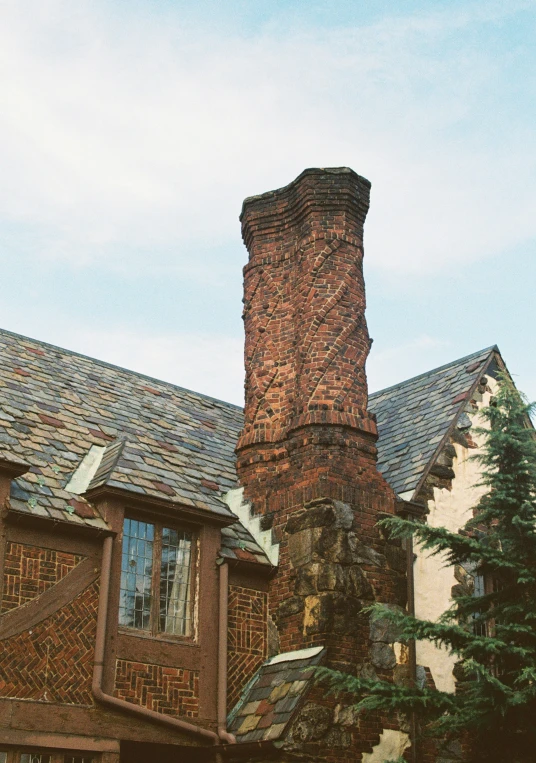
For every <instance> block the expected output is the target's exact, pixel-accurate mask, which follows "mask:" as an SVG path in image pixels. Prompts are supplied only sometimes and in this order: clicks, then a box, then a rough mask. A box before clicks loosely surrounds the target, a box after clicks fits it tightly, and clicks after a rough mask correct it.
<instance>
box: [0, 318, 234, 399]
mask: <svg viewBox="0 0 536 763" xmlns="http://www.w3.org/2000/svg"><path fill="white" fill-rule="evenodd" d="M2 334H4V335H7V336H11V337H14V338H15V339H24V340H25V341H26V342H32V343H33V344H37V345H39V346H41V347H50V349H51V350H59V351H60V352H64V353H66V354H67V355H72V356H74V357H77V358H84V360H90V361H91V362H92V363H96V364H97V365H100V366H105V367H106V368H113V369H115V370H116V371H122V372H123V373H127V374H131V375H132V376H137V377H138V378H140V379H147V381H153V382H157V383H158V384H164V385H165V386H166V387H171V388H172V389H176V390H180V391H181V392H188V393H190V394H191V395H195V396H196V397H202V398H203V399H204V400H210V401H212V402H214V403H220V404H221V405H224V406H229V407H230V408H237V409H238V410H239V411H243V410H244V407H243V406H241V405H237V404H236V403H229V402H227V401H226V400H220V399H219V398H217V397H212V396H211V395H205V394H204V393H203V392H196V391H195V390H193V389H188V388H187V387H181V386H180V385H179V384H173V382H168V381H165V380H163V379H157V378H156V376H149V375H148V374H144V373H141V371H133V370H132V369H131V368H125V367H124V366H118V365H116V364H115V363H109V362H108V361H107V360H100V359H99V358H93V357H91V355H85V354H84V353H83V352H77V351H76V350H68V349H67V348H65V347H60V346H59V345H57V344H51V343H50V342H44V341H42V340H41V339H33V338H32V337H29V336H25V335H24V334H17V333H16V332H15V331H9V330H8V329H3V328H0V336H1V335H2Z"/></svg>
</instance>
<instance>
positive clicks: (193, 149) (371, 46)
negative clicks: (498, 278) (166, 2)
mask: <svg viewBox="0 0 536 763" xmlns="http://www.w3.org/2000/svg"><path fill="white" fill-rule="evenodd" d="M532 5H533V4H532V3H528V4H527V3H518V4H511V5H510V6H509V7H508V8H507V9H505V8H500V7H499V6H498V5H496V4H495V3H476V4H474V5H472V6H471V5H469V6H468V7H467V8H466V9H463V10H452V11H451V12H449V11H448V10H442V11H441V12H430V13H428V14H421V15H420V16H419V17H412V16H406V17H404V16H403V15H402V14H398V15H397V16H396V17H391V18H386V19H383V20H382V21H380V22H377V23H374V24H368V25H366V24H356V25H354V26H352V27H348V28H345V29H335V28H326V29H314V28H307V27H306V26H305V27H304V28H303V29H302V28H300V27H299V26H298V24H294V26H291V27H290V28H288V29H285V30H282V29H281V28H280V27H277V26H276V27H275V28H274V27H273V26H272V27H271V26H269V25H268V26H267V27H266V28H265V29H263V30H261V31H260V32H256V33H255V34H248V35H246V34H244V33H241V32H240V31H236V32H234V33H232V32H231V31H229V29H226V32H225V34H218V33H217V32H216V31H215V30H214V29H213V28H212V27H211V25H210V24H203V19H202V18H201V16H202V14H200V19H199V20H198V22H197V26H196V25H195V23H194V22H192V21H191V19H190V21H189V22H188V24H185V23H183V22H182V21H181V15H180V13H179V12H177V13H175V14H174V13H172V12H170V13H168V14H167V15H166V17H165V23H163V20H162V16H157V15H156V14H155V15H154V17H153V16H151V15H148V14H144V13H135V12H132V13H128V11H126V10H125V9H123V10H122V12H121V13H120V12H119V11H118V10H117V8H116V10H115V12H114V13H112V12H111V11H110V6H109V5H108V4H105V3H89V2H80V3H76V4H73V3H70V2H61V1H60V0H54V1H52V0H49V1H47V0H39V2H28V3H24V4H20V3H16V2H12V3H9V2H8V3H7V4H6V3H5V4H3V5H2V9H1V11H0V13H2V14H3V16H4V19H3V23H2V24H1V25H0V66H1V68H2V70H3V72H4V74H3V95H2V100H3V104H2V110H3V113H4V115H5V117H4V120H3V122H2V124H1V125H0V160H1V161H2V166H3V182H2V184H1V186H0V210H1V212H0V232H1V228H2V227H4V229H7V228H9V229H12V228H14V229H16V230H17V231H19V230H20V229H24V231H25V235H20V236H17V242H18V243H17V244H15V243H13V246H14V247H16V248H17V247H18V249H19V250H20V252H19V254H20V256H21V257H29V258H32V257H39V258H44V259H48V260H56V261H58V260H59V261H62V262H65V264H66V266H73V267H89V266H91V267H98V268H100V269H102V270H103V271H105V270H106V269H109V268H112V269H116V270H121V269H123V270H125V269H137V270H139V271H140V273H143V271H144V270H148V269H150V270H153V271H154V270H162V271H169V272H171V271H172V270H173V271H174V272H176V273H179V274H182V275H185V276H186V277H191V278H192V279H193V280H194V281H199V282H202V281H203V279H204V278H206V277H207V274H208V272H210V271H211V270H213V269H214V268H222V267H224V263H221V262H220V261H219V260H218V258H217V256H216V255H215V251H216V248H217V247H220V246H222V245H223V246H225V245H228V246H233V247H240V246H241V244H240V238H239V224H238V221H237V216H238V213H239V210H240V205H241V201H242V199H243V198H244V197H245V196H247V195H251V194H253V193H258V192H262V191H265V190H267V189H269V188H273V187H278V186H280V185H283V184H286V183H287V182H289V181H290V180H291V179H292V178H293V177H294V176H295V175H297V174H298V173H299V172H300V171H301V170H302V169H303V168H304V167H305V166H319V165H320V166H330V165H331V166H336V165H340V164H349V165H350V166H353V167H354V168H355V169H356V170H357V171H359V172H360V173H362V174H364V175H366V176H368V177H369V178H370V179H371V180H372V181H373V197H372V208H371V213H370V216H369V222H368V224H367V229H366V239H367V240H366V244H367V256H368V258H369V266H370V267H374V268H380V269H382V270H383V271H384V272H385V273H387V274H390V276H391V277H394V278H398V279H400V278H402V280H401V281H400V288H401V289H403V276H404V275H406V274H408V275H411V274H412V273H413V274H415V273H422V272H425V271H428V272H437V271H439V270H444V269H445V268H448V267H456V266H457V265H459V264H460V263H462V262H464V261H467V260H476V259H479V258H485V257H486V256H487V255H489V254H493V253H496V252H497V251H501V249H504V248H508V247H512V246H515V245H516V244H517V243H519V242H521V241H525V240H528V239H530V238H532V237H534V236H535V235H536V218H535V217H534V215H533V209H534V205H535V202H536V179H535V173H534V169H535V160H533V159H532V158H530V157H531V156H532V157H533V156H535V155H536V154H535V152H534V148H535V147H534V142H535V139H534V136H533V135H532V134H531V130H532V124H531V123H530V121H529V120H527V121H526V122H524V121H523V116H522V115H517V114H515V113H512V112H511V111H510V113H507V111H505V113H504V114H500V113H499V112H498V110H497V104H498V103H499V102H500V97H501V96H500V94H499V95H497V96H494V95H493V92H492V91H493V88H498V90H499V91H501V89H502V90H504V89H506V88H508V82H507V81H506V80H505V79H504V75H503V73H502V67H503V63H504V57H505V56H506V55H507V54H506V52H504V51H501V49H499V48H497V47H494V48H490V49H489V50H488V49H486V47H485V46H477V47H475V45H474V35H475V34H483V33H484V32H485V30H486V29H487V28H490V27H492V26H493V25H500V24H504V23H507V22H508V19H509V18H510V17H511V16H514V15H515V14H516V13H517V12H519V11H520V9H523V8H525V7H531V6H532ZM142 6H143V4H142ZM148 8H149V6H147V7H146V10H147V9H148ZM108 11H109V12H108ZM508 55H510V58H511V57H512V55H515V53H512V52H511V51H510V52H509V54H508ZM527 87H528V85H527ZM482 103H483V104H484V105H482ZM478 104H481V105H480V106H479V105H478ZM486 120H487V121H486ZM483 124H487V125H488V127H489V129H487V130H486V129H483ZM505 188H507V189H508V191H507V192H506V193H505ZM3 235H4V237H5V236H6V233H5V231H4V233H3ZM11 240H12V241H13V239H11Z"/></svg>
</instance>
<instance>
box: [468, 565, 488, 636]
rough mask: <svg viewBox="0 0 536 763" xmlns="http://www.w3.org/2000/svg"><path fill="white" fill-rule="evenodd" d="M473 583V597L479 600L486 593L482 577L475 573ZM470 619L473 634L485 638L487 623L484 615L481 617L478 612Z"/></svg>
mask: <svg viewBox="0 0 536 763" xmlns="http://www.w3.org/2000/svg"><path fill="white" fill-rule="evenodd" d="M474 581H475V588H474V591H473V596H475V597H476V598H480V597H481V596H484V594H485V593H486V586H485V580H484V576H483V575H479V574H478V573H477V574H476V575H475V576H474ZM472 619H473V633H474V634H475V636H487V635H488V628H487V621H486V620H485V615H482V614H481V613H480V612H473V615H472Z"/></svg>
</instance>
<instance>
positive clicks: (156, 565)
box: [151, 525, 162, 636]
mask: <svg viewBox="0 0 536 763" xmlns="http://www.w3.org/2000/svg"><path fill="white" fill-rule="evenodd" d="M161 568H162V527H161V525H155V531H154V551H153V579H152V593H153V596H152V607H151V632H152V634H153V636H156V635H157V634H158V633H159V631H160V575H161Z"/></svg>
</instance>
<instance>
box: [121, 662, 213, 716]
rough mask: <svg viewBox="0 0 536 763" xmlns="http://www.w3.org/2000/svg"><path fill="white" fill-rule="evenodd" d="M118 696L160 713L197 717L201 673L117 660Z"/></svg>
mask: <svg viewBox="0 0 536 763" xmlns="http://www.w3.org/2000/svg"><path fill="white" fill-rule="evenodd" d="M114 694H115V696H116V697H118V698H119V699H123V700H126V701H127V702H132V703H133V704H135V705H141V706H142V707H146V708H147V709H148V710H154V711H155V712H157V713H164V714H165V715H173V716H178V717H186V718H197V716H198V715H199V671H197V670H187V669H185V668H169V667H164V666H162V665H153V664H152V663H145V662H131V661H129V660H117V661H116V670H115V691H114Z"/></svg>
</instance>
